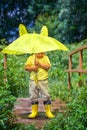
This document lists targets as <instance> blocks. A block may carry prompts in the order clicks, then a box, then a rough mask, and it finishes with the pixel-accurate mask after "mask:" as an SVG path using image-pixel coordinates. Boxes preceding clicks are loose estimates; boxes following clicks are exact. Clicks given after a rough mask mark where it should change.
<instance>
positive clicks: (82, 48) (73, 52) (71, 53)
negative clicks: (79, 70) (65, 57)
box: [69, 45, 87, 56]
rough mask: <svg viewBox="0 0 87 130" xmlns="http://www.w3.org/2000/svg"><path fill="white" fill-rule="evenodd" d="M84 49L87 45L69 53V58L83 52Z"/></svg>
mask: <svg viewBox="0 0 87 130" xmlns="http://www.w3.org/2000/svg"><path fill="white" fill-rule="evenodd" d="M84 49H87V45H84V46H81V47H80V48H78V49H76V50H74V51H72V52H70V53H69V56H71V55H73V54H75V53H77V52H79V51H81V50H84Z"/></svg>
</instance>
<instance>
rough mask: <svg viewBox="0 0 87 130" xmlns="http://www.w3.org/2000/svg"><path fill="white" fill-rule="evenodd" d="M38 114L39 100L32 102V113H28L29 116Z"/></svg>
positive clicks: (32, 116) (33, 116)
mask: <svg viewBox="0 0 87 130" xmlns="http://www.w3.org/2000/svg"><path fill="white" fill-rule="evenodd" d="M37 114H38V102H35V103H32V113H31V114H30V115H28V118H35V117H36V116H37Z"/></svg>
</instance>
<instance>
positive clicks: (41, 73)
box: [25, 52, 54, 118]
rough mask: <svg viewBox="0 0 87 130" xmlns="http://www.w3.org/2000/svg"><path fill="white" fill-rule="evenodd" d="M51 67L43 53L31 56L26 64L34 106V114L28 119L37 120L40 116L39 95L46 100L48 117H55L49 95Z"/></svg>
mask: <svg viewBox="0 0 87 130" xmlns="http://www.w3.org/2000/svg"><path fill="white" fill-rule="evenodd" d="M50 67H51V64H50V61H49V58H48V57H47V56H46V55H45V53H43V52H41V53H36V54H34V55H31V56H30V57H29V58H28V60H27V62H26V63H25V70H26V71H29V72H30V85H29V93H30V98H31V104H32V113H31V114H30V115H29V116H28V118H35V117H36V116H37V114H38V98H39V94H40V95H41V97H42V98H43V99H44V106H45V110H46V116H47V117H48V118H53V117H54V115H53V114H52V113H51V100H50V95H49V93H48V69H49V68H50Z"/></svg>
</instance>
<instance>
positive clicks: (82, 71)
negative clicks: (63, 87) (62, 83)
mask: <svg viewBox="0 0 87 130" xmlns="http://www.w3.org/2000/svg"><path fill="white" fill-rule="evenodd" d="M85 49H87V45H85V46H82V47H79V48H78V49H76V50H74V51H72V52H70V53H69V66H68V70H66V72H68V88H69V89H70V88H71V76H72V75H71V74H72V72H77V73H78V74H79V76H82V74H83V73H85V74H87V69H83V51H84V50H85ZM76 53H79V61H78V62H79V66H78V68H75V69H73V68H72V57H73V56H74V55H75V54H76ZM81 84H82V81H81V80H80V81H79V83H78V85H79V86H81Z"/></svg>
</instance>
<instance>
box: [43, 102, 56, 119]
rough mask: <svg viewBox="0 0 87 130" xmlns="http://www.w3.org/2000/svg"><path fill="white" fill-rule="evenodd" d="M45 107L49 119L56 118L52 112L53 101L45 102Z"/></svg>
mask: <svg viewBox="0 0 87 130" xmlns="http://www.w3.org/2000/svg"><path fill="white" fill-rule="evenodd" d="M44 106H45V110H46V116H47V117H48V118H54V117H55V116H54V115H53V114H52V112H51V101H49V100H48V101H44Z"/></svg>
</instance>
